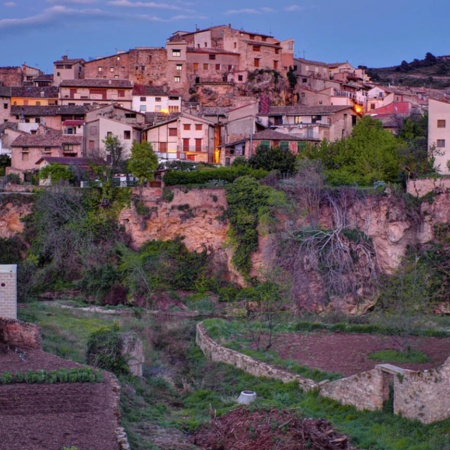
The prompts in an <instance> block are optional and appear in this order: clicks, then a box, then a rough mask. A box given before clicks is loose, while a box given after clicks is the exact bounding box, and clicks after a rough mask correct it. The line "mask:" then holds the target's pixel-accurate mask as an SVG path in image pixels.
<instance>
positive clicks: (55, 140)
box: [6, 125, 83, 181]
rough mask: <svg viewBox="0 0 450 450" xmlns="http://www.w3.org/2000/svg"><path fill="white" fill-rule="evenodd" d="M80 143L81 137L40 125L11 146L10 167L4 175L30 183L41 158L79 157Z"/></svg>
mask: <svg viewBox="0 0 450 450" xmlns="http://www.w3.org/2000/svg"><path fill="white" fill-rule="evenodd" d="M82 141H83V138H82V136H74V135H64V134H63V133H62V132H61V131H57V130H52V129H50V128H46V127H44V126H42V125H40V126H39V128H38V130H37V131H36V132H35V133H34V134H28V133H24V134H21V135H20V136H18V137H17V138H16V139H15V140H14V142H13V143H12V144H11V151H12V154H11V167H7V168H6V173H7V174H9V173H15V174H17V175H19V176H20V178H21V180H25V181H30V176H31V175H32V174H33V173H35V172H36V171H37V170H38V169H39V166H38V164H37V162H38V161H39V160H40V159H41V158H42V157H43V156H66V157H78V156H81V153H82Z"/></svg>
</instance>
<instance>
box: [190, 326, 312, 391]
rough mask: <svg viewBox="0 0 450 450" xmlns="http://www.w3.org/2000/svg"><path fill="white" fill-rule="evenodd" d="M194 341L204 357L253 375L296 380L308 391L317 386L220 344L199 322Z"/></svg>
mask: <svg viewBox="0 0 450 450" xmlns="http://www.w3.org/2000/svg"><path fill="white" fill-rule="evenodd" d="M196 342H197V345H198V346H199V347H200V348H201V350H202V351H203V353H204V354H205V355H206V357H208V358H209V359H211V360H212V361H216V362H223V363H226V364H231V365H232V366H235V367H237V368H238V369H242V370H244V371H245V372H247V373H249V374H251V375H253V376H255V377H269V378H275V379H277V380H281V381H283V382H284V383H288V382H290V381H297V382H298V384H299V385H300V387H301V388H302V389H304V390H305V391H309V390H311V389H313V388H315V387H317V386H318V384H317V383H316V382H315V381H313V380H309V379H308V378H303V377H301V376H300V375H295V374H293V373H290V372H287V371H286V370H280V369H277V368H275V367H273V366H271V365H270V364H266V363H264V362H261V361H257V360H256V359H253V358H251V357H250V356H247V355H243V354H242V353H239V352H236V351H234V350H231V349H229V348H225V347H222V346H220V345H219V344H217V342H214V341H213V340H212V339H211V338H210V337H209V336H208V335H207V334H206V330H205V328H204V327H203V325H202V324H201V323H199V324H197V336H196Z"/></svg>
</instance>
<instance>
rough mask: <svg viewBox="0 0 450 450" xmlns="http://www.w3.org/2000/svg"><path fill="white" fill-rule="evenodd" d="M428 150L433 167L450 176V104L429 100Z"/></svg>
mask: <svg viewBox="0 0 450 450" xmlns="http://www.w3.org/2000/svg"><path fill="white" fill-rule="evenodd" d="M428 148H429V149H430V151H431V150H433V156H434V157H435V163H434V166H435V168H436V169H437V170H438V172H439V173H441V174H444V175H448V174H450V167H449V161H450V103H448V102H444V101H439V100H434V99H430V100H429V108H428Z"/></svg>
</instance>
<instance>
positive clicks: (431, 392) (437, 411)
mask: <svg viewBox="0 0 450 450" xmlns="http://www.w3.org/2000/svg"><path fill="white" fill-rule="evenodd" d="M394 413H395V414H401V415H402V416H403V417H407V418H408V419H418V420H420V421H421V422H423V423H431V422H435V421H437V420H444V419H447V418H448V417H450V358H448V359H447V361H446V362H445V363H444V364H443V365H442V366H441V367H439V368H436V369H432V370H424V371H423V372H413V371H411V370H404V371H403V375H402V376H396V377H394Z"/></svg>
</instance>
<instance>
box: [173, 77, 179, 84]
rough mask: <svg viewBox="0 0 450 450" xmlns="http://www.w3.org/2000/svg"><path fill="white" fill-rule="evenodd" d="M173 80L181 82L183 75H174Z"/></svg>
mask: <svg viewBox="0 0 450 450" xmlns="http://www.w3.org/2000/svg"><path fill="white" fill-rule="evenodd" d="M173 81H175V83H179V82H180V81H181V77H179V76H175V77H173Z"/></svg>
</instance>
